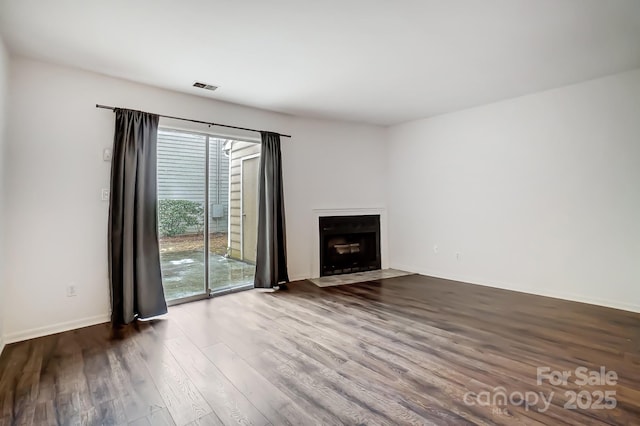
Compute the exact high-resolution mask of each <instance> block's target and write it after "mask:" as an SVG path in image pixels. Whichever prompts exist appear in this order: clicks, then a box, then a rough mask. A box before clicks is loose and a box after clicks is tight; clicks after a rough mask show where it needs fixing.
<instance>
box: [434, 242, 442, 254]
mask: <svg viewBox="0 0 640 426" xmlns="http://www.w3.org/2000/svg"><path fill="white" fill-rule="evenodd" d="M439 251H440V248H439V247H438V245H437V244H436V245H434V246H433V252H434V253H435V254H438V252H439Z"/></svg>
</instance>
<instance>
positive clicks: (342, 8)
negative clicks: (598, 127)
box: [0, 0, 640, 125]
mask: <svg viewBox="0 0 640 426" xmlns="http://www.w3.org/2000/svg"><path fill="white" fill-rule="evenodd" d="M0 33H1V34H2V36H3V38H4V40H5V43H6V44H7V45H8V47H9V49H10V50H11V51H12V52H13V53H17V54H21V55H25V56H29V57H33V58H36V59H41V60H45V61H49V62H53V63H58V64H63V65H69V66H73V67H78V68H82V69H86V70H90V71H95V72H99V73H103V74H107V75H110V76H114V77H121V78H125V79H128V80H132V81H137V82H141V83H146V84H150V85H154V86H159V87H163V88H168V89H172V90H177V91H181V92H186V93H192V94H195V95H200V96H208V97H211V98H215V99H219V100H224V101H229V102H234V103H239V104H244V105H250V106H254V107H259V108H265V109H269V110H274V111H280V112H285V113H290V114H296V115H303V116H311V117H323V118H331V119H339V120H348V121H357V122H365V123H372V124H378V125H391V124H396V123H400V122H405V121H409V120H412V119H416V118H422V117H427V116H432V115H436V114H441V113H445V112H450V111H455V110H459V109H463V108H467V107H471V106H476V105H481V104H486V103H489V102H493V101H497V100H500V99H505V98H510V97H515V96H520V95H523V94H527V93H532V92H536V91H540V90H545V89H550V88H554V87H559V86H563V85H566V84H571V83H576V82H580V81H584V80H588V79H592V78H595V77H600V76H603V75H607V74H612V73H616V72H620V71H625V70H629V69H633V68H638V67H640V1H638V0H482V1H479V0H396V1H391V0H386V1H382V0H324V1H311V0H306V1H305V0H271V1H264V0H244V1H233V0H183V1H175V0H136V1H131V0H91V1H86V0H48V1H42V0H0ZM196 80H199V81H204V82H206V83H211V84H214V85H218V86H220V89H218V90H217V91H215V92H207V91H204V90H202V89H195V88H193V87H191V85H192V84H193V82H194V81H196Z"/></svg>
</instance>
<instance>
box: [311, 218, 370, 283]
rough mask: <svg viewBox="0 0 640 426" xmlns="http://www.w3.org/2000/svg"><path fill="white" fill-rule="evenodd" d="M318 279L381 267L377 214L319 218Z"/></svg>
mask: <svg viewBox="0 0 640 426" xmlns="http://www.w3.org/2000/svg"><path fill="white" fill-rule="evenodd" d="M318 225H319V242H320V247H319V248H320V276H329V275H338V274H347V273H353V272H362V271H371V270H375V269H380V268H381V250H380V215H350V216H320V217H319V218H318Z"/></svg>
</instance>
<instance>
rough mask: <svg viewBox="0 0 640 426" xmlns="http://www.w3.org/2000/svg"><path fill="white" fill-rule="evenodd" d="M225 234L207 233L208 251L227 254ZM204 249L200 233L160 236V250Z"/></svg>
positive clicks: (163, 251) (164, 251) (222, 254)
mask: <svg viewBox="0 0 640 426" xmlns="http://www.w3.org/2000/svg"><path fill="white" fill-rule="evenodd" d="M227 242H228V240H227V234H226V233H215V234H209V252H211V253H215V254H219V255H221V256H224V255H225V254H227ZM202 249H204V238H203V235H202V234H193V235H177V236H175V237H161V238H160V252H162V253H166V252H180V251H196V250H202Z"/></svg>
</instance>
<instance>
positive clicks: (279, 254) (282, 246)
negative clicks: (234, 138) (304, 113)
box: [254, 132, 289, 288]
mask: <svg viewBox="0 0 640 426" xmlns="http://www.w3.org/2000/svg"><path fill="white" fill-rule="evenodd" d="M260 134H261V136H262V152H261V154H260V172H259V175H258V180H259V183H258V188H259V189H258V191H259V196H258V247H257V253H256V276H255V280H254V287H260V288H269V287H273V286H277V285H278V284H279V283H283V282H289V274H288V272H287V244H286V232H285V220H284V193H283V191H282V159H281V156H280V135H279V134H277V133H270V132H260Z"/></svg>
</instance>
